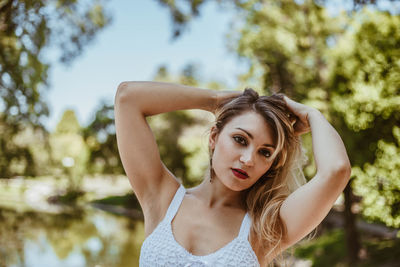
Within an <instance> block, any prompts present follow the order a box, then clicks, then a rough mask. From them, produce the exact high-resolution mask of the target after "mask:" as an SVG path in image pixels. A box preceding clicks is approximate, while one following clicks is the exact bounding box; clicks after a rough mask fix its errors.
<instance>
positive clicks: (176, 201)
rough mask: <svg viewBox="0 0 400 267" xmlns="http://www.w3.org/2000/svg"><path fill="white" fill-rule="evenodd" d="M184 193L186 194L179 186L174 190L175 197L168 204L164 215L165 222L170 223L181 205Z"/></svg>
mask: <svg viewBox="0 0 400 267" xmlns="http://www.w3.org/2000/svg"><path fill="white" fill-rule="evenodd" d="M185 193H186V189H185V187H183V185H182V184H181V185H180V186H179V188H178V190H176V193H175V196H174V198H173V199H172V201H171V203H170V204H169V207H168V210H167V214H166V215H165V220H167V222H171V221H172V219H173V218H174V217H175V214H176V212H177V211H178V209H179V206H180V205H181V203H182V200H183V197H184V196H185Z"/></svg>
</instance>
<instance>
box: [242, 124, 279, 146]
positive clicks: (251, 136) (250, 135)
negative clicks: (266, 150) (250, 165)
mask: <svg viewBox="0 0 400 267" xmlns="http://www.w3.org/2000/svg"><path fill="white" fill-rule="evenodd" d="M236 129H239V130H241V131H243V132H245V133H246V134H247V135H248V136H249V137H250V138H251V139H254V137H253V135H252V134H251V133H249V132H248V131H246V130H245V129H242V128H240V127H236ZM263 146H267V147H272V148H275V146H274V145H271V144H264V145H263Z"/></svg>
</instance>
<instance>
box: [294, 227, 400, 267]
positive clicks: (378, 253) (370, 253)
mask: <svg viewBox="0 0 400 267" xmlns="http://www.w3.org/2000/svg"><path fill="white" fill-rule="evenodd" d="M344 242H345V235H344V232H343V230H341V229H336V230H331V231H328V232H326V233H324V234H322V235H321V236H319V237H318V238H316V239H313V240H307V241H302V242H301V243H298V244H297V245H295V247H294V255H295V256H296V257H298V258H302V259H308V260H311V262H312V265H311V266H313V267H325V266H337V267H339V266H349V265H348V264H347V263H346V247H345V246H344V245H343V244H344ZM362 247H363V252H362V253H363V255H364V256H363V257H362V259H361V261H360V262H358V263H357V264H354V265H351V267H353V266H354V267H375V266H393V267H394V266H398V257H397V254H398V251H399V249H400V240H399V239H396V240H381V239H377V238H373V237H368V236H363V238H362Z"/></svg>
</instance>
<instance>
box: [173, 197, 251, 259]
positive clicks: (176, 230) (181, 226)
mask: <svg viewBox="0 0 400 267" xmlns="http://www.w3.org/2000/svg"><path fill="white" fill-rule="evenodd" d="M243 216H244V213H242V214H241V213H240V212H239V213H238V212H236V213H233V212H229V211H223V210H220V211H213V212H207V211H204V210H202V209H201V208H197V209H196V208H193V207H192V208H189V207H185V206H184V205H182V207H181V209H180V210H179V211H178V213H177V214H176V216H175V217H174V219H173V220H172V222H171V231H172V234H173V236H174V239H175V241H176V242H177V243H178V244H179V245H180V246H182V247H183V248H184V249H185V250H187V251H188V252H190V253H191V254H193V255H198V256H203V255H208V254H211V253H214V252H216V251H218V250H219V249H221V248H223V247H224V246H226V245H228V244H229V243H231V242H232V241H233V240H235V239H236V238H237V237H238V235H239V231H240V228H241V224H242V220H243Z"/></svg>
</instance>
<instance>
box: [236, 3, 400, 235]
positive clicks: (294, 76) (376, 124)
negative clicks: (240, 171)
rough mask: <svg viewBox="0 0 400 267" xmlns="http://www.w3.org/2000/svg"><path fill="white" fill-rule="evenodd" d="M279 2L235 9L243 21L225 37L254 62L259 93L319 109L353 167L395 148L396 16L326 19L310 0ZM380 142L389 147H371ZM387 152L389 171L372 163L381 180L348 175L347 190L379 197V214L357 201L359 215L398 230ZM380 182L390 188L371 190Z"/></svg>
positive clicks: (399, 54) (399, 58)
mask: <svg viewBox="0 0 400 267" xmlns="http://www.w3.org/2000/svg"><path fill="white" fill-rule="evenodd" d="M279 3H280V4H274V2H273V1H270V2H268V4H265V5H263V6H262V7H260V6H259V7H258V8H248V9H246V10H243V13H244V15H245V18H246V23H245V24H244V25H242V26H240V27H239V28H236V29H234V30H233V31H234V32H233V33H232V34H231V38H232V39H234V40H235V38H237V39H236V40H237V42H231V43H237V47H236V50H237V51H238V54H239V55H240V56H241V57H244V58H247V59H248V60H249V62H250V63H255V64H252V66H255V67H253V68H250V71H249V73H248V74H246V75H247V77H252V76H254V75H255V74H256V73H261V74H260V77H261V79H262V81H263V82H264V83H263V87H264V90H265V92H266V93H272V92H276V91H280V92H284V93H286V94H288V95H290V96H292V97H294V98H295V99H297V100H299V101H301V102H303V103H305V104H308V105H310V106H314V107H315V108H318V109H319V110H321V111H322V112H323V113H324V115H325V116H326V117H327V118H328V120H330V122H331V123H332V124H333V126H334V127H335V128H336V129H337V130H338V131H339V133H340V135H341V136H342V138H343V140H344V142H345V145H346V147H347V150H348V154H349V156H350V159H351V162H352V165H353V166H354V169H355V170H356V169H357V168H361V169H363V165H364V164H365V163H366V162H370V163H371V164H372V162H373V161H374V160H377V159H378V158H379V157H383V155H384V154H385V153H391V154H392V152H389V151H391V150H392V151H393V149H395V147H397V149H398V147H399V145H398V143H397V142H395V137H394V134H393V133H392V132H393V130H394V128H393V127H394V126H395V125H400V112H399V111H400V101H399V100H400V96H399V90H400V88H399V84H400V83H399V79H400V78H399V75H398V73H399V67H400V35H399V31H400V29H399V27H398V25H399V16H398V15H391V14H389V13H388V12H382V11H377V10H369V9H362V10H360V11H356V12H354V14H350V15H349V14H347V13H342V14H339V15H337V16H335V17H332V16H329V15H328V14H327V11H326V9H324V8H323V7H321V6H318V5H316V4H315V3H314V2H312V1H305V2H304V3H302V4H300V3H298V2H295V1H279ZM377 129H379V131H378V130H377ZM380 142H389V143H390V144H391V146H394V147H393V148H392V149H391V150H390V149H388V148H387V147H385V148H382V149H380V150H377V149H378V146H377V144H378V143H380ZM381 147H383V146H381ZM308 150H309V151H311V149H308ZM391 154H390V155H391ZM390 155H388V156H387V157H386V159H387V160H389V161H388V162H387V164H388V165H386V166H391V168H392V169H386V170H385V169H383V168H385V167H384V166H383V165H380V166H379V163H378V162H377V163H376V164H374V166H375V167H376V168H377V169H379V170H380V171H381V173H382V174H383V173H385V174H386V175H385V176H384V177H383V178H380V177H379V176H378V175H374V176H372V177H371V176H361V175H360V176H356V175H354V174H353V177H354V179H355V182H356V183H355V184H354V185H353V188H354V190H355V192H356V193H358V194H359V196H361V197H364V196H365V197H366V198H365V199H368V198H370V197H371V195H375V196H379V198H381V199H385V200H386V201H385V204H384V205H385V206H386V212H384V211H383V210H382V205H381V204H378V203H377V202H373V201H368V202H365V201H364V200H363V209H362V213H363V215H364V216H366V217H370V218H374V219H378V218H379V220H380V221H382V222H384V223H385V224H387V225H390V226H394V227H399V226H400V225H399V224H398V220H399V219H400V213H399V209H398V206H399V198H400V196H399V194H398V192H399V190H400V187H399V184H398V183H397V182H395V180H396V179H398V177H399V176H398V175H397V174H396V172H393V167H395V166H396V162H395V159H394V157H391V156H390ZM363 170H364V169H363ZM364 171H365V170H364ZM355 173H356V172H355ZM359 173H360V172H359ZM369 174H372V172H369ZM362 177H364V179H368V180H369V181H372V182H369V183H372V184H375V186H368V185H367V184H368V183H366V182H365V181H364V180H363V178H362ZM382 179H384V180H385V181H386V183H387V184H390V186H385V187H379V186H378V184H379V182H378V181H379V180H382ZM357 180H359V181H358V182H357ZM355 187H357V188H356V189H355ZM379 188H380V189H379ZM361 192H362V194H361ZM367 206H368V208H367ZM371 210H372V211H371ZM388 210H389V211H388ZM371 214H374V215H373V216H372V215H371ZM371 216H372V217H371ZM394 222H397V223H394Z"/></svg>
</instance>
